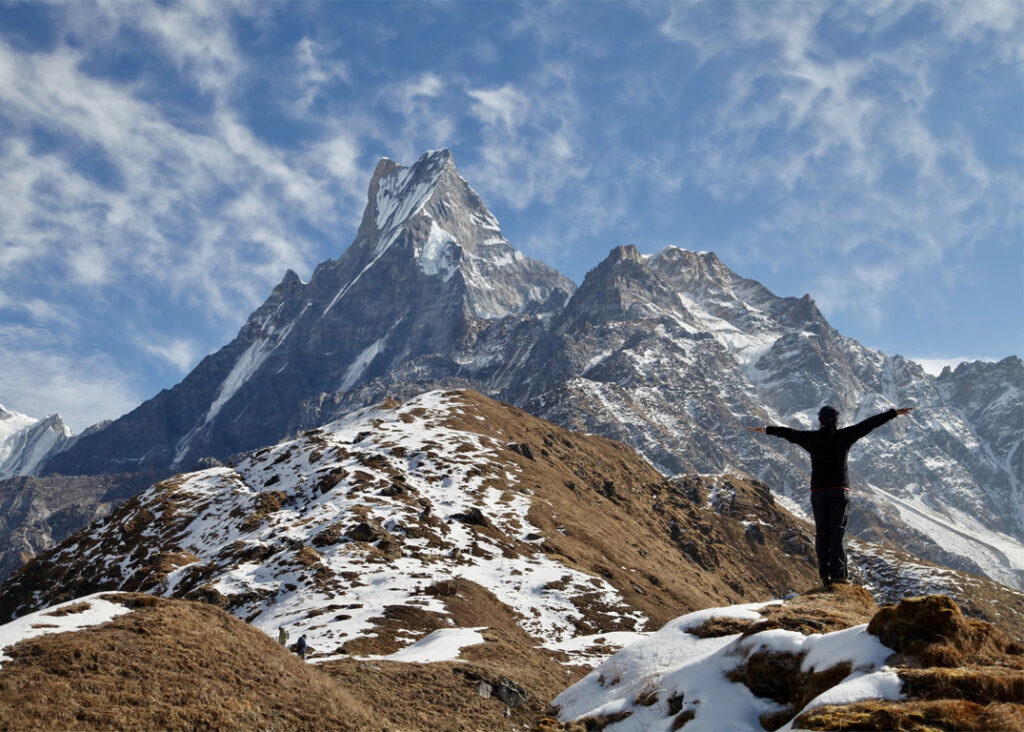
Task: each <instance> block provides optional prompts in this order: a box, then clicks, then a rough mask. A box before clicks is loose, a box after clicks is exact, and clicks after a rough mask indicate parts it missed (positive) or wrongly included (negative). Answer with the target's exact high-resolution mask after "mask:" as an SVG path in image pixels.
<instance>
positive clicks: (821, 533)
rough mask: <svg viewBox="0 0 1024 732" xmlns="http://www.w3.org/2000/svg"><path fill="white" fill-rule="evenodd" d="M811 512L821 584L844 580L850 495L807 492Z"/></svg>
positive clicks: (832, 491)
mask: <svg viewBox="0 0 1024 732" xmlns="http://www.w3.org/2000/svg"><path fill="white" fill-rule="evenodd" d="M811 509H812V510H813V511H814V529H815V531H814V549H815V551H816V552H817V553H818V574H819V575H820V576H821V581H822V582H828V581H830V580H837V579H846V577H847V574H846V549H845V547H844V546H843V538H844V537H845V536H846V523H847V521H849V519H850V492H849V491H844V490H842V489H837V488H825V489H819V490H816V491H812V492H811Z"/></svg>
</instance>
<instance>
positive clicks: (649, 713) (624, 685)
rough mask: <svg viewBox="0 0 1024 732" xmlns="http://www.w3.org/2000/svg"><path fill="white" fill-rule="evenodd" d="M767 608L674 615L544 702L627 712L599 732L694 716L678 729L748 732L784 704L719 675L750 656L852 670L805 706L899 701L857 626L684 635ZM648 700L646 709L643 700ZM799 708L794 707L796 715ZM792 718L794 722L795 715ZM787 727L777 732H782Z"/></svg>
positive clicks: (653, 727) (575, 709)
mask: <svg viewBox="0 0 1024 732" xmlns="http://www.w3.org/2000/svg"><path fill="white" fill-rule="evenodd" d="M766 604H767V603H762V604H750V605H736V606H733V607H725V608H714V609H710V610H701V611H699V612H696V613H690V614H688V615H683V616H682V617H679V618H676V619H675V620H672V621H670V622H669V623H667V624H666V625H665V626H664V627H663V628H662V629H661V630H659V631H658V632H656V633H653V634H651V635H649V636H647V637H644V638H641V639H639V640H637V641H636V642H635V643H633V644H632V645H629V646H627V647H626V648H624V649H623V650H621V651H620V652H619V653H617V654H616V655H614V656H612V657H611V658H609V659H608V660H606V661H605V662H604V663H602V664H601V665H600V666H598V667H597V668H595V669H594V670H593V671H592V672H591V673H590V674H588V675H587V676H586V677H584V678H583V679H582V680H580V681H579V682H578V683H576V684H575V685H573V686H571V687H569V688H568V689H566V690H565V691H563V692H562V693H561V694H560V695H559V696H558V697H557V698H556V699H555V700H554V702H553V705H554V706H555V707H557V708H558V710H559V711H558V718H559V719H560V720H562V721H565V722H567V721H571V720H578V719H582V718H584V717H596V716H602V715H604V716H610V715H615V714H620V713H622V712H628V713H629V716H627V717H626V718H624V719H622V720H620V721H618V722H616V723H614V724H610V725H608V726H607V727H605V728H604V729H605V730H606V732H627V731H632V730H646V731H648V732H668V731H669V730H672V729H674V726H673V725H674V723H675V720H676V717H677V716H678V715H679V714H683V713H686V712H687V711H690V712H692V713H693V714H694V715H695V716H694V717H693V719H692V720H691V721H690V722H688V723H687V724H686V729H687V730H756V731H757V732H761V731H762V730H763V729H764V728H763V727H762V725H761V722H760V720H759V717H760V716H761V715H762V714H765V713H769V712H776V711H780V710H781V709H783V708H784V707H782V706H781V705H779V704H776V703H775V702H773V701H771V700H769V699H763V698H761V697H757V696H755V695H754V694H753V693H752V692H751V691H750V690H749V689H748V688H747V687H746V686H745V685H743V684H742V683H737V682H733V681H731V680H730V679H729V678H728V677H727V675H726V674H727V673H728V672H730V671H732V670H733V669H736V668H739V667H742V666H743V664H744V663H745V662H746V661H747V660H748V659H749V658H750V657H751V655H753V654H754V653H757V652H758V651H762V650H764V651H774V652H780V653H790V654H794V655H796V656H801V655H802V656H803V660H802V665H801V671H804V672H811V671H823V670H826V669H828V668H831V667H833V666H836V665H838V664H841V663H843V662H847V661H848V662H849V663H850V664H851V667H852V671H851V673H850V674H849V676H847V678H846V679H844V680H843V681H842V682H841V683H840V684H838V685H837V686H835V687H833V688H832V689H829V690H828V691H826V692H824V693H823V694H821V695H820V696H818V697H816V698H815V699H813V700H812V701H811V702H810V703H809V704H808V705H807V707H805V709H809V708H813V707H816V706H821V705H823V704H832V703H843V704H849V703H852V702H855V701H859V700H862V699H871V698H882V699H893V700H895V699H899V698H900V687H901V684H900V681H899V679H898V677H896V674H895V673H894V672H893V671H892V670H891V669H889V668H888V667H887V666H885V660H886V658H888V657H889V656H890V655H891V654H892V650H891V649H889V648H886V647H885V646H884V645H882V644H881V643H880V642H879V640H878V639H877V638H876V637H875V636H873V635H870V634H869V633H867V626H866V625H858V626H855V627H853V628H847V629H846V630H840V631H836V632H834V633H825V634H821V635H808V636H805V635H803V634H801V633H798V632H795V631H789V630H780V629H775V630H767V631H763V632H761V633H755V634H753V635H750V636H748V637H746V638H742V637H741V636H740V635H739V634H737V635H730V636H725V637H721V638H698V637H697V636H695V635H691V634H690V633H688V632H687V631H688V630H690V629H692V628H696V627H697V626H699V625H701V624H702V623H703V622H705V621H706V620H709V619H711V618H714V617H728V618H740V619H750V620H756V619H757V618H759V617H760V614H759V612H758V610H759V609H761V608H762V607H764V606H765V605H766ZM652 697H653V699H654V701H653V702H652V701H651V699H652ZM801 711H803V710H801ZM798 715H799V712H798V714H797V715H794V718H795V716H798ZM789 728H790V727H789V725H787V726H786V727H785V728H784V729H789Z"/></svg>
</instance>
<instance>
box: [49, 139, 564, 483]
mask: <svg viewBox="0 0 1024 732" xmlns="http://www.w3.org/2000/svg"><path fill="white" fill-rule="evenodd" d="M573 289H574V285H573V284H572V282H571V281H570V280H568V279H567V278H565V277H563V276H562V275H560V274H558V273H557V272H556V271H554V270H553V269H551V268H550V267H547V266H546V265H543V264H541V263H539V262H536V261H533V260H531V259H528V258H527V257H524V256H523V255H522V254H520V253H519V252H518V251H516V250H515V249H513V247H512V246H511V245H510V244H509V242H508V241H507V240H506V239H505V238H504V237H503V236H502V234H501V229H500V227H499V226H498V222H497V221H496V220H495V218H494V217H493V216H492V215H491V214H490V212H488V211H487V209H486V208H485V207H484V205H483V203H482V202H481V201H480V198H479V197H478V196H477V195H476V193H475V192H474V191H473V190H472V189H471V188H470V187H469V185H468V184H467V183H466V181H465V180H464V179H463V178H462V177H461V176H460V175H459V174H458V172H457V171H456V169H455V164H454V162H453V161H452V157H451V154H450V153H449V152H448V151H447V150H442V151H436V152H431V153H427V154H425V155H424V156H423V157H421V158H420V159H419V160H418V161H417V162H416V164H415V165H413V166H412V167H410V168H404V167H402V166H400V165H398V164H396V163H394V162H392V161H390V160H387V159H384V160H382V161H381V162H380V163H379V164H378V166H377V169H376V171H375V172H374V175H373V179H372V180H371V182H370V188H369V195H368V203H367V206H366V210H365V212H364V214H363V219H362V223H361V224H360V226H359V230H358V232H357V234H356V237H355V240H354V241H353V242H352V244H351V246H349V247H348V249H346V250H345V252H344V254H342V256H341V257H340V258H338V259H337V260H333V261H329V262H324V263H323V264H321V265H320V266H319V267H317V269H316V271H315V272H314V273H313V276H312V278H311V280H310V281H309V282H308V283H303V282H302V281H300V280H299V278H298V276H297V275H296V274H295V273H294V272H291V271H289V272H288V273H287V274H286V275H285V277H284V279H283V280H282V281H281V283H280V284H279V285H278V286H277V287H276V288H274V291H273V292H272V293H271V295H270V297H269V298H268V299H267V301H266V302H265V303H264V304H263V305H262V306H261V307H260V308H259V309H257V310H256V311H255V312H254V313H253V314H252V315H251V316H250V318H249V320H248V321H247V322H246V324H245V325H244V326H243V327H242V329H241V331H240V332H239V334H238V336H237V337H236V338H235V339H234V340H233V341H232V342H231V343H229V344H228V345H227V346H225V347H224V348H222V349H221V350H220V351H218V352H216V353H214V354H212V355H211V356H208V357H207V358H205V359H203V361H202V362H201V363H200V364H199V365H198V366H197V367H196V368H195V369H194V370H193V371H192V373H190V374H189V375H188V376H187V377H186V378H185V380H184V381H182V382H181V383H180V384H178V385H177V386H175V387H174V388H173V389H171V390H169V391H164V392H161V393H160V394H158V395H157V396H156V397H154V398H153V399H151V400H149V401H147V402H146V403H144V404H143V405H142V406H140V407H139V408H137V409H136V410H134V411H133V412H131V413H129V414H128V415H126V416H124V417H122V418H121V419H119V420H116V421H115V422H113V423H112V424H111V425H110V426H108V427H107V428H106V429H104V430H103V436H102V437H99V436H98V435H97V436H96V437H94V438H91V439H87V440H85V442H84V443H83V444H82V446H80V447H74V448H72V449H70V450H68V451H66V452H64V453H62V454H61V455H59V456H56V457H55V458H54V459H53V460H51V461H50V462H49V463H48V464H47V466H46V470H47V471H48V472H62V473H65V474H82V473H97V472H123V471H136V470H143V469H149V468H172V469H175V470H177V469H188V468H191V467H192V466H193V465H194V464H195V462H196V460H197V459H198V458H201V457H205V456H210V455H213V456H218V457H223V456H226V455H229V454H231V453H234V452H238V451H242V450H249V449H253V448H256V447H259V446H261V445H264V444H268V443H270V442H273V441H275V440H277V439H280V438H281V437H283V436H284V435H285V434H286V433H287V431H288V427H289V423H290V422H291V420H292V418H293V416H294V415H295V413H296V409H297V407H298V405H299V404H300V402H302V401H303V400H306V399H309V398H311V397H314V396H316V395H318V394H321V393H328V394H333V393H335V392H339V391H340V392H345V391H347V390H349V389H351V388H352V387H353V386H355V385H357V384H360V383H363V382H365V381H367V380H369V379H372V378H374V377H376V376H379V375H381V374H383V373H387V372H388V371H389V370H392V369H394V368H396V367H398V366H399V365H401V364H404V363H407V362H409V361H411V360H413V359H416V358H421V357H434V356H437V355H442V357H444V355H445V354H453V353H456V352H459V351H461V350H462V348H463V343H464V342H465V341H466V340H467V339H472V337H473V334H474V332H475V331H476V330H477V329H478V328H479V327H480V325H479V323H481V322H484V320H483V319H485V318H489V319H494V318H502V317H506V316H508V317H515V316H516V314H518V313H521V312H523V311H526V310H527V309H529V310H530V311H531V312H535V311H538V310H543V309H544V308H545V307H557V306H559V305H561V303H562V302H563V301H564V299H565V298H566V297H567V296H568V293H570V292H571V291H572V290H573Z"/></svg>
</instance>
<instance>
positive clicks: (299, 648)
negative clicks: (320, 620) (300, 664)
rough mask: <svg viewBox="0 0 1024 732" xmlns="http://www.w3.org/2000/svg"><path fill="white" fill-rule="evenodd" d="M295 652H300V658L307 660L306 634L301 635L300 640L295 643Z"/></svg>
mask: <svg viewBox="0 0 1024 732" xmlns="http://www.w3.org/2000/svg"><path fill="white" fill-rule="evenodd" d="M295 652H296V653H298V654H299V658H301V659H302V660H303V661H305V660H306V636H304V635H300V636H299V640H298V641H297V642H296V643H295Z"/></svg>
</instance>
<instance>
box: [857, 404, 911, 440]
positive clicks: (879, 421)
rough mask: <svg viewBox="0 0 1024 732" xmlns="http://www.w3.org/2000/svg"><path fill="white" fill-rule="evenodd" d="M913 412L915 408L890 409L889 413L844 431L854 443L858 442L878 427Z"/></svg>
mask: <svg viewBox="0 0 1024 732" xmlns="http://www.w3.org/2000/svg"><path fill="white" fill-rule="evenodd" d="M912 411H914V408H913V407H900V408H899V409H890V410H889V411H888V412H882V413H881V414H876V415H874V416H873V417H868V418H867V419H865V420H864V421H863V422H858V423H857V424H855V425H853V426H852V427H847V428H846V429H845V430H843V431H844V432H847V433H848V434H849V436H850V437H851V438H852V440H851V441H852V442H856V441H857V440H859V439H860V438H861V437H863V436H864V435H866V434H867V433H868V432H870V431H871V430H873V429H876V428H877V427H881V426H882V425H883V424H885V423H886V422H888V421H889V420H890V419H895V418H896V417H898V416H900V415H903V414H910V413H911V412H912Z"/></svg>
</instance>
